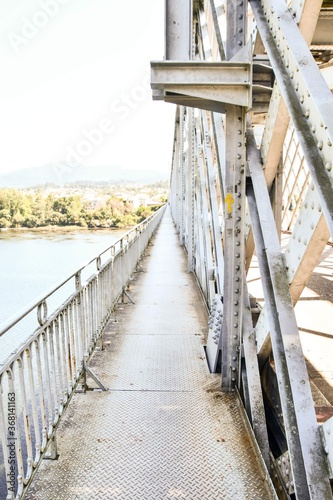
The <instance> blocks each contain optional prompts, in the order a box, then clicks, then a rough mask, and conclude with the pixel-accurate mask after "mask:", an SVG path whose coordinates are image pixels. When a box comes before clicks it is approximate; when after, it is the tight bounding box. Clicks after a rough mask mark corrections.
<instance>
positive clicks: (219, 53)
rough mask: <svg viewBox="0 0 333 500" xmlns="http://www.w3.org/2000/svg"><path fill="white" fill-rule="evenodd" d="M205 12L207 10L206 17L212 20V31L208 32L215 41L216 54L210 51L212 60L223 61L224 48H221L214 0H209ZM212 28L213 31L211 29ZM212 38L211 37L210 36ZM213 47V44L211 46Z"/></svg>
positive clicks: (221, 43)
mask: <svg viewBox="0 0 333 500" xmlns="http://www.w3.org/2000/svg"><path fill="white" fill-rule="evenodd" d="M206 5H207V7H206V8H207V10H208V16H209V17H211V19H212V29H211V30H209V31H213V32H214V38H215V40H216V53H215V51H214V50H212V55H213V58H214V56H215V58H214V60H218V59H221V60H224V59H225V53H224V48H223V42H222V36H221V30H220V26H219V20H218V15H217V11H216V7H215V2H214V0H209V4H208V3H207V4H206ZM213 27H214V29H213ZM211 38H212V35H211ZM212 45H213V44H212Z"/></svg>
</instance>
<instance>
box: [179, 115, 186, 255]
mask: <svg viewBox="0 0 333 500" xmlns="http://www.w3.org/2000/svg"><path fill="white" fill-rule="evenodd" d="M184 122H185V108H184V107H183V106H181V108H180V117H179V139H178V140H179V149H178V154H179V163H178V171H179V243H180V244H181V245H183V244H184V224H185V221H184V202H185V179H184V175H185V174H184Z"/></svg>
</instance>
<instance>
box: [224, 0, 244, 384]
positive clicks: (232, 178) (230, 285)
mask: <svg viewBox="0 0 333 500" xmlns="http://www.w3.org/2000/svg"><path fill="white" fill-rule="evenodd" d="M226 8H227V10H226V13H227V44H226V58H227V60H230V59H233V58H234V59H237V52H239V50H241V49H242V48H243V47H244V45H245V43H246V20H247V1H243V0H241V1H237V2H234V1H233V0H228V1H227V3H226ZM245 118H246V113H245V109H244V108H242V107H240V106H233V105H226V117H225V132H226V172H225V231H224V253H225V255H224V262H225V264H224V265H225V269H224V292H223V302H224V316H223V324H222V389H223V390H224V391H225V392H230V391H232V390H234V387H235V385H236V384H237V383H239V382H240V345H241V335H242V304H243V298H242V297H243V285H242V282H243V279H244V227H245V225H244V222H245V182H246V176H245V129H246V124H245Z"/></svg>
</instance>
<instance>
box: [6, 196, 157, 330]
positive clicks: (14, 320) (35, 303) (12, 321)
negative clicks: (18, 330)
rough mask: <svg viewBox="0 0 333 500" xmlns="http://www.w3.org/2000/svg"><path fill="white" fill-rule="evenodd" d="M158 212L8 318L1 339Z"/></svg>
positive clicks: (127, 238) (134, 233)
mask: <svg viewBox="0 0 333 500" xmlns="http://www.w3.org/2000/svg"><path fill="white" fill-rule="evenodd" d="M163 208H164V205H163V206H161V208H159V209H158V210H157V212H158V211H160V210H162V209H163ZM157 212H154V213H153V214H152V215H150V216H149V217H148V218H147V219H145V220H144V221H142V222H140V223H139V224H138V225H136V226H135V227H133V228H132V229H130V230H129V231H127V232H126V233H125V234H124V235H123V236H122V237H121V238H119V239H118V240H117V241H115V242H114V243H112V245H110V246H109V247H107V248H106V249H105V250H103V251H102V252H100V253H98V254H97V255H95V256H94V257H93V258H91V259H90V260H89V261H88V262H86V263H84V264H82V265H81V267H79V268H78V269H77V270H76V271H75V272H73V273H72V274H71V275H70V276H68V277H67V278H65V279H63V280H61V281H60V282H59V283H58V284H57V285H56V286H53V287H52V288H51V289H50V290H48V291H47V292H46V293H45V292H44V293H42V294H41V295H39V296H38V297H37V299H34V300H33V301H32V302H31V303H30V304H29V305H28V306H26V307H25V308H24V309H23V310H21V311H20V312H18V313H17V314H15V315H13V316H11V317H10V318H8V319H7V320H6V321H4V322H3V323H2V324H1V325H0V328H1V329H0V337H2V336H3V335H4V334H5V333H6V332H8V330H10V329H11V328H13V326H14V325H15V324H16V323H18V322H19V321H21V320H22V319H23V318H25V317H26V316H27V315H28V314H30V313H31V312H32V311H33V310H34V309H36V307H38V306H39V305H40V304H42V303H43V302H44V301H45V300H46V299H48V298H49V297H50V296H51V295H53V294H54V293H55V292H56V291H57V290H59V289H60V288H61V287H62V286H63V285H65V284H66V283H68V282H69V281H70V280H71V279H73V278H74V277H75V276H76V275H77V274H79V273H81V272H82V271H83V270H84V269H86V268H87V267H88V266H89V265H90V264H92V263H93V262H94V261H96V260H97V259H99V258H100V257H101V256H102V255H104V254H106V253H107V252H109V251H110V250H111V249H112V248H116V247H117V245H119V244H120V243H121V241H123V240H127V241H129V240H130V236H131V235H134V236H133V237H135V235H136V234H137V232H138V230H140V228H141V227H143V226H145V225H146V224H147V223H148V222H149V221H150V219H151V218H153V217H154V215H155V214H156V213H157ZM120 251H121V245H120V246H119V250H118V253H119V252H120ZM116 255H117V253H115V254H114V256H113V257H115V256H116Z"/></svg>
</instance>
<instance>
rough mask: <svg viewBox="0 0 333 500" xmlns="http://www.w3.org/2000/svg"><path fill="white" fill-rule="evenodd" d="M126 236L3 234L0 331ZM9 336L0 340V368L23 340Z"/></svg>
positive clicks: (101, 233)
mask: <svg viewBox="0 0 333 500" xmlns="http://www.w3.org/2000/svg"><path fill="white" fill-rule="evenodd" d="M125 232H126V231H124V230H108V229H105V230H80V231H70V232H68V231H64V232H62V231H56V232H52V231H39V232H33V231H11V230H8V231H0V256H1V257H0V331H1V329H2V327H3V325H4V324H5V323H6V322H7V321H8V319H9V318H11V317H13V316H16V315H17V314H18V313H19V312H22V311H23V310H24V309H26V308H27V306H28V305H29V304H31V303H32V302H33V301H34V300H35V299H37V297H40V296H41V295H43V294H44V293H45V292H48V291H49V290H50V289H51V288H53V286H55V285H56V284H58V283H59V282H60V281H62V280H65V279H66V278H67V277H68V276H70V275H71V274H73V273H74V272H75V271H76V270H78V269H79V268H80V267H82V265H83V264H85V263H86V262H88V261H89V260H90V259H92V258H94V257H95V256H97V255H98V254H99V253H100V252H102V251H103V250H105V249H106V248H108V247H109V246H110V245H112V243H114V242H115V241H117V240H118V239H119V238H121V236H122V235H123V234H124V233H125ZM69 293H71V292H69ZM69 293H68V295H69ZM65 298H66V297H62V299H65ZM60 304H61V302H60V303H58V304H56V306H58V305H60ZM49 312H52V309H51V310H49ZM10 333H11V332H8V333H6V334H5V335H4V337H2V338H1V339H0V365H1V363H2V362H3V361H4V359H6V358H7V356H8V355H9V354H10V353H11V352H12V351H13V350H14V349H15V348H16V347H17V345H19V344H21V343H22V341H23V340H24V338H23V337H22V334H20V338H18V337H17V335H16V334H15V333H12V334H10ZM31 333H32V332H26V335H27V336H30V334H31Z"/></svg>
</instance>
